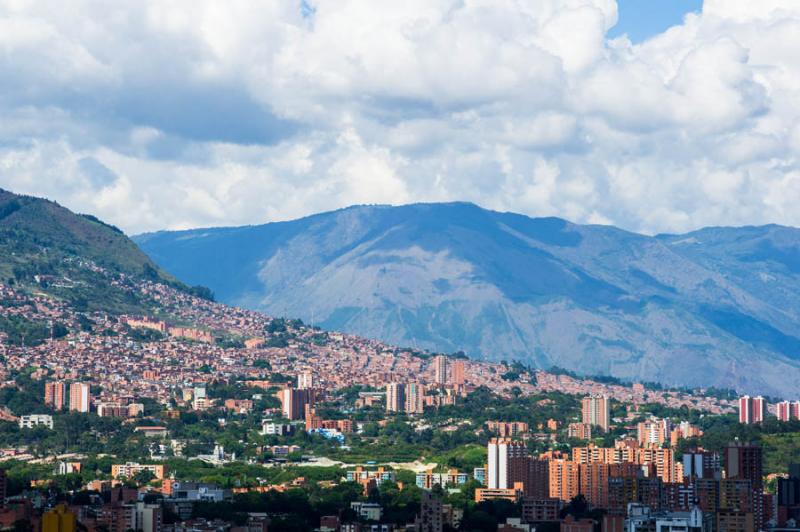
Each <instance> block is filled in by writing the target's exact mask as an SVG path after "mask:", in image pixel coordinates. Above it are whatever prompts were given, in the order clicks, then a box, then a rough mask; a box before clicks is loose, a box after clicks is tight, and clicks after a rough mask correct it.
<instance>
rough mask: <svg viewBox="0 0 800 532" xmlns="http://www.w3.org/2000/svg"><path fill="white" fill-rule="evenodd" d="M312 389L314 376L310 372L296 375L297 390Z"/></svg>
mask: <svg viewBox="0 0 800 532" xmlns="http://www.w3.org/2000/svg"><path fill="white" fill-rule="evenodd" d="M313 387H314V374H313V373H311V372H310V371H303V372H300V373H298V374H297V388H298V389H299V390H308V389H310V388H313Z"/></svg>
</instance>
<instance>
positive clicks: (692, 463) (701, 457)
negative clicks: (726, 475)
mask: <svg viewBox="0 0 800 532" xmlns="http://www.w3.org/2000/svg"><path fill="white" fill-rule="evenodd" d="M683 476H684V478H689V479H697V478H708V479H714V478H719V476H720V460H719V454H717V453H714V452H711V451H705V450H703V449H698V450H694V451H689V452H686V453H683Z"/></svg>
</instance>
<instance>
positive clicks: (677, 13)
mask: <svg viewBox="0 0 800 532" xmlns="http://www.w3.org/2000/svg"><path fill="white" fill-rule="evenodd" d="M617 9H618V11H619V22H617V25H616V26H614V27H613V28H611V30H610V31H609V32H608V35H609V37H619V36H621V35H623V34H627V35H628V37H630V39H631V40H632V41H633V42H635V43H638V42H641V41H644V40H645V39H648V38H650V37H652V36H653V35H657V34H659V33H661V32H663V31H664V30H666V29H668V28H670V27H672V26H676V25H678V24H680V23H681V22H682V21H683V17H684V15H686V13H691V12H700V11H701V10H702V9H703V1H702V0H617Z"/></svg>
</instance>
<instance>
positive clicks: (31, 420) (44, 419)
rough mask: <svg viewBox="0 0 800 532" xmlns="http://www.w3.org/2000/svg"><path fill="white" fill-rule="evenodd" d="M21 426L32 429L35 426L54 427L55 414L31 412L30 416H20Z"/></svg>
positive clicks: (19, 422)
mask: <svg viewBox="0 0 800 532" xmlns="http://www.w3.org/2000/svg"><path fill="white" fill-rule="evenodd" d="M18 424H19V428H21V429H32V428H34V427H47V428H48V429H52V428H53V416H51V415H49V414H31V415H29V416H20V418H19V421H18Z"/></svg>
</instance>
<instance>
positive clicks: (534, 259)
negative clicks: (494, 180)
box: [133, 203, 800, 396]
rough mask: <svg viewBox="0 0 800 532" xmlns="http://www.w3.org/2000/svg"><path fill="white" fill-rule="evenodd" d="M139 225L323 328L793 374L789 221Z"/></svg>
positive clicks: (771, 387) (168, 247)
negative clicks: (635, 228)
mask: <svg viewBox="0 0 800 532" xmlns="http://www.w3.org/2000/svg"><path fill="white" fill-rule="evenodd" d="M133 239H134V241H135V242H136V243H138V244H139V245H140V246H141V248H142V249H143V250H144V251H145V252H146V253H147V254H148V255H149V256H150V257H151V258H152V259H153V260H154V261H155V262H156V263H157V264H158V265H159V266H160V267H161V268H163V269H164V270H165V271H168V272H170V274H172V275H175V276H176V277H177V278H179V279H181V280H183V281H185V282H188V283H191V284H200V285H204V286H208V287H210V288H211V289H212V290H213V291H214V292H215V294H216V295H217V297H218V299H220V300H221V301H222V302H225V303H228V304H232V305H237V306H242V307H246V308H250V309H255V310H260V311H263V312H265V313H268V314H272V315H279V316H292V317H301V318H303V319H304V320H306V321H310V322H312V323H313V324H314V325H318V326H321V327H324V328H328V329H334V330H341V331H345V332H349V333H354V334H358V335H362V336H366V337H371V338H377V339H381V340H383V341H387V342H390V343H394V344H399V345H406V346H410V347H415V348H425V349H429V350H432V351H438V352H454V351H464V352H466V353H467V354H468V355H470V356H473V357H477V358H482V359H487V360H495V361H497V360H519V361H521V362H523V363H525V364H529V365H532V366H535V367H539V368H545V369H546V368H549V367H552V366H558V367H562V368H566V369H569V370H573V371H576V372H579V373H582V374H590V375H591V374H595V375H597V374H604V375H613V376H615V377H618V378H623V379H627V380H647V381H657V382H661V383H664V384H668V385H683V386H691V387H694V386H717V387H728V388H734V389H737V390H740V391H746V392H753V393H765V394H774V395H782V396H792V394H796V393H797V392H798V390H797V388H798V387H797V383H798V382H800V283H799V282H798V281H800V230H798V229H794V228H789V227H781V226H777V225H768V226H763V227H740V228H723V227H715V228H706V229H701V230H699V231H694V232H691V233H687V234H682V235H657V236H645V235H640V234H635V233H631V232H628V231H624V230H621V229H618V228H615V227H610V226H598V225H578V224H573V223H570V222H568V221H565V220H562V219H558V218H530V217H527V216H523V215H519V214H513V213H501V212H495V211H490V210H485V209H482V208H480V207H478V206H476V205H473V204H468V203H446V204H414V205H406V206H399V207H392V206H381V205H376V206H355V207H351V208H347V209H343V210H338V211H334V212H328V213H323V214H318V215H314V216H310V217H306V218H302V219H299V220H294V221H288V222H277V223H269V224H265V225H257V226H245V227H229V228H211V229H195V230H188V231H164V232H158V233H150V234H143V235H138V236H135V237H133Z"/></svg>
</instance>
